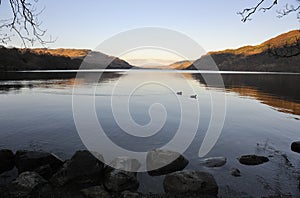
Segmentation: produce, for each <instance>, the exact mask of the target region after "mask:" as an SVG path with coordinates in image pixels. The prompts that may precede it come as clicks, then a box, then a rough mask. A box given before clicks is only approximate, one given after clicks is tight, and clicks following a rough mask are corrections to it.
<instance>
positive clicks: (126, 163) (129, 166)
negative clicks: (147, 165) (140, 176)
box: [109, 157, 141, 172]
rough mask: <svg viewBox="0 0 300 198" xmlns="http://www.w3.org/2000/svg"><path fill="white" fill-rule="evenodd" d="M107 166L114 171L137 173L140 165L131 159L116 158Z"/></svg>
mask: <svg viewBox="0 0 300 198" xmlns="http://www.w3.org/2000/svg"><path fill="white" fill-rule="evenodd" d="M109 166H111V167H112V168H114V169H120V170H124V171H130V172H137V171H138V169H139V168H140V167H141V164H140V162H139V161H138V160H137V159H132V158H129V157H117V158H115V159H114V160H113V161H112V162H111V163H110V164H109Z"/></svg>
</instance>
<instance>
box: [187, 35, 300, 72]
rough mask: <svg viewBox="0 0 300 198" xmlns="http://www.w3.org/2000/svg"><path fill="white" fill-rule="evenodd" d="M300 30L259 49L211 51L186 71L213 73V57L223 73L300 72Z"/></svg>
mask: <svg viewBox="0 0 300 198" xmlns="http://www.w3.org/2000/svg"><path fill="white" fill-rule="evenodd" d="M299 52H300V31H298V30H294V31H290V32H287V33H284V34H281V35H279V36H277V37H275V38H272V39H270V40H268V41H265V42H263V43H262V44H260V45H256V46H244V47H241V48H238V49H227V50H223V51H217V52H209V53H208V54H207V55H204V56H202V57H201V58H200V59H198V60H196V61H195V62H194V63H193V65H190V66H189V67H187V68H186V69H191V70H195V69H196V68H195V66H197V68H198V69H203V70H210V69H211V68H210V67H209V65H208V64H207V63H208V62H209V61H210V59H211V58H212V59H213V60H214V61H215V63H216V64H217V66H218V68H219V70H223V71H230V70H231V71H274V72H275V71H281V72H300V54H298V55H293V54H297V53H299Z"/></svg>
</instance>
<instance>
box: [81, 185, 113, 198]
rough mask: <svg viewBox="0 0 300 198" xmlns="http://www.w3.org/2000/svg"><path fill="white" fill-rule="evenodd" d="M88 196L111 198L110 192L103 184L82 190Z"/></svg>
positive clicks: (88, 197)
mask: <svg viewBox="0 0 300 198" xmlns="http://www.w3.org/2000/svg"><path fill="white" fill-rule="evenodd" d="M80 192H81V194H82V195H83V196H84V197H86V198H100V197H101V198H110V197H111V196H110V194H109V193H108V192H107V191H106V190H105V189H104V188H103V187H102V186H92V187H89V188H85V189H83V190H81V191H80Z"/></svg>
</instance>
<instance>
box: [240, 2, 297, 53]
mask: <svg viewBox="0 0 300 198" xmlns="http://www.w3.org/2000/svg"><path fill="white" fill-rule="evenodd" d="M279 1H280V0H260V1H259V2H257V3H256V4H255V5H254V6H253V7H248V8H245V9H243V10H242V11H240V12H238V14H239V15H241V17H242V19H241V20H242V22H244V23H245V22H247V21H249V20H252V18H251V17H252V15H254V14H255V13H256V12H267V11H269V10H271V9H273V8H274V7H275V6H277V5H278V2H279ZM290 13H296V15H297V19H298V20H299V21H300V0H295V3H294V4H289V3H287V4H286V5H285V7H284V8H282V9H279V10H277V17H278V18H282V17H284V16H287V15H289V14H290ZM267 52H268V53H269V55H271V56H275V57H284V58H289V57H293V56H298V55H300V37H296V38H295V41H294V43H285V44H283V45H282V46H281V47H280V48H274V47H272V46H269V48H268V50H267Z"/></svg>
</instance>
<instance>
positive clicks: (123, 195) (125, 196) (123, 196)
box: [121, 190, 142, 198]
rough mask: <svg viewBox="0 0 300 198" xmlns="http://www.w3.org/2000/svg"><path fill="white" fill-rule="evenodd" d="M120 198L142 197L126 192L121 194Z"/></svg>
mask: <svg viewBox="0 0 300 198" xmlns="http://www.w3.org/2000/svg"><path fill="white" fill-rule="evenodd" d="M121 197H122V198H140V197H142V195H140V194H139V193H137V192H130V191H128V190H126V191H124V192H122V193H121Z"/></svg>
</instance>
